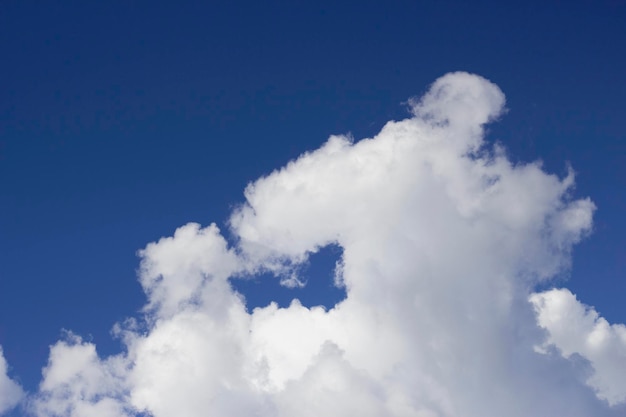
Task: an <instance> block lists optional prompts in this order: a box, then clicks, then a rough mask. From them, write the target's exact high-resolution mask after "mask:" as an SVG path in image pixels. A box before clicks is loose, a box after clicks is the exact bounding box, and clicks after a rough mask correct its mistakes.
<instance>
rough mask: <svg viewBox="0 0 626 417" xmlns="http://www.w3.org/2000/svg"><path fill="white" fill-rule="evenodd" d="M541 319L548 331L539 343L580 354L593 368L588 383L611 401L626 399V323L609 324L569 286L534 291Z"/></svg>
mask: <svg viewBox="0 0 626 417" xmlns="http://www.w3.org/2000/svg"><path fill="white" fill-rule="evenodd" d="M530 301H531V302H532V304H533V306H534V307H535V309H536V310H537V315H538V322H539V325H540V326H541V327H543V328H544V329H546V330H547V331H548V332H549V333H548V334H549V337H548V338H547V340H545V341H544V342H543V344H542V345H541V346H540V348H541V350H542V351H546V348H548V347H550V346H554V347H556V348H557V349H558V351H559V352H560V354H561V355H563V356H564V357H566V358H570V357H572V356H573V355H580V356H582V357H583V358H585V359H587V360H588V361H589V362H590V364H591V366H592V368H593V371H592V374H591V375H590V377H589V379H588V381H587V383H588V384H589V385H590V386H592V387H593V388H594V389H595V391H596V392H597V395H598V397H600V398H603V399H606V400H607V401H608V402H609V404H618V403H620V402H624V401H626V326H624V325H623V324H613V325H611V324H609V323H608V322H607V321H606V320H605V319H604V318H602V317H600V316H599V315H598V313H597V312H596V311H595V310H594V309H593V308H590V307H587V306H585V305H584V304H582V303H581V302H580V301H578V300H577V299H576V296H574V294H572V293H571V292H570V291H569V290H567V289H553V290H551V291H546V292H543V293H540V294H533V295H532V296H531V297H530Z"/></svg>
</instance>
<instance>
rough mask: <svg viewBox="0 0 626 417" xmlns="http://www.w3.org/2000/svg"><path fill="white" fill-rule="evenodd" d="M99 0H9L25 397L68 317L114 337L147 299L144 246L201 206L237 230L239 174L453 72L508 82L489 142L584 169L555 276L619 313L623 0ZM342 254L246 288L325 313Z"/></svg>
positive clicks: (4, 52)
mask: <svg viewBox="0 0 626 417" xmlns="http://www.w3.org/2000/svg"><path fill="white" fill-rule="evenodd" d="M87 3H89V2H72V1H64V2H63V1H58V2H57V1H50V2H29V1H6V2H3V3H2V5H0V63H1V64H0V345H1V346H2V347H3V349H4V356H5V358H6V359H7V362H8V363H9V364H10V366H11V369H10V372H9V375H10V376H12V377H15V378H16V379H17V380H18V381H19V382H20V383H21V384H22V385H23V387H24V388H26V389H27V390H34V389H35V388H36V386H37V384H38V382H39V380H40V372H41V368H42V367H43V366H44V365H45V364H46V361H47V356H48V349H49V346H50V345H51V344H53V343H55V342H56V341H57V340H58V339H59V337H60V335H61V331H62V329H71V330H72V331H74V332H76V333H77V334H80V335H82V336H83V337H84V338H85V339H87V340H92V341H94V342H95V343H96V344H97V345H98V350H99V352H100V353H101V354H102V355H107V354H109V353H116V352H118V351H119V349H120V347H119V342H118V341H116V340H114V339H113V338H112V337H111V336H110V329H111V327H112V325H113V324H114V323H115V322H118V321H120V320H123V319H124V318H125V317H128V316H132V315H136V314H137V311H138V310H139V309H140V308H141V307H142V305H143V303H144V296H143V294H142V291H141V287H140V285H139V284H138V282H137V279H136V270H137V267H138V258H137V256H136V252H137V250H139V249H141V248H143V247H145V245H146V244H147V243H148V242H151V241H154V240H156V239H158V238H160V237H161V236H168V235H170V234H172V233H173V231H174V230H175V229H176V227H178V226H180V225H182V224H185V223H187V222H190V221H195V222H198V223H201V224H203V225H208V224H210V223H211V222H216V223H217V224H218V226H220V228H222V229H226V227H225V224H224V222H225V221H226V219H227V218H228V215H229V212H230V210H231V209H232V208H233V207H234V206H235V205H236V204H238V203H241V202H242V201H243V189H244V188H245V186H246V184H247V183H248V182H249V181H252V180H254V179H256V178H258V177H259V176H261V175H265V174H268V173H270V172H271V171H272V170H273V169H275V168H277V167H280V166H282V165H284V164H285V163H287V162H288V161H289V160H291V159H293V158H295V157H297V156H298V155H300V154H301V153H302V152H305V151H307V150H312V149H315V148H317V147H318V146H319V145H320V144H321V143H323V142H324V141H325V140H326V139H327V138H328V136H329V135H331V134H341V133H348V132H349V133H351V134H352V135H353V136H354V138H356V139H360V138H363V137H368V136H371V135H374V134H375V133H377V132H378V131H379V130H380V128H381V127H382V126H383V125H384V124H385V123H386V122H387V121H388V120H399V119H402V118H405V117H407V115H408V112H407V105H406V102H407V100H408V99H409V98H410V97H413V96H420V95H421V94H423V93H424V92H425V91H426V89H427V87H428V85H429V84H430V83H432V82H433V81H434V80H435V79H436V78H437V77H439V76H441V75H443V74H444V73H447V72H450V71H457V70H462V71H468V72H472V73H477V74H480V75H482V76H484V77H486V78H487V79H489V80H491V81H492V82H494V83H496V84H497V85H498V86H499V87H500V88H501V89H502V90H503V91H504V93H505V94H506V97H507V108H508V113H507V114H506V115H505V116H504V117H503V118H502V119H501V120H500V121H499V122H498V123H495V124H492V125H490V127H489V134H488V137H487V138H488V140H489V141H492V142H494V141H500V142H501V143H502V144H503V145H504V146H505V147H506V148H507V149H508V151H509V153H510V155H511V158H512V159H513V160H517V161H532V160H535V159H542V160H543V161H544V166H545V167H546V169H547V170H548V171H549V172H553V173H556V174H558V175H560V176H563V175H565V174H566V170H567V164H571V166H572V167H573V168H574V170H575V171H576V173H577V181H576V182H577V187H576V189H575V196H576V197H584V196H590V197H591V198H592V200H593V201H594V203H595V204H596V205H597V207H598V210H597V212H596V213H595V222H594V231H593V234H592V236H591V237H590V238H588V239H586V240H585V241H583V243H581V244H580V245H578V246H577V247H576V248H575V252H574V261H573V268H572V270H571V273H570V274H568V275H567V276H563V277H561V278H560V280H565V279H567V280H568V283H567V286H568V288H570V289H571V290H572V292H574V293H576V294H577V295H578V296H579V297H580V299H582V300H583V301H584V302H585V303H586V304H589V305H592V306H595V307H596V309H597V310H598V311H599V312H600V313H601V314H602V315H603V316H604V317H605V318H607V319H608V320H609V321H610V322H619V323H624V322H626V306H625V304H624V302H623V300H624V295H625V294H626V279H625V277H626V256H624V248H625V247H626V239H625V238H624V236H626V220H624V215H623V213H624V212H625V210H626V195H625V193H624V190H626V133H625V132H626V117H624V115H625V114H626V104H625V103H626V100H625V98H626V81H625V79H624V74H626V54H625V53H624V48H625V46H626V2H624V1H617V0H614V1H607V0H598V1H593V2H592V1H568V2H559V1H542V2H539V1H527V2H495V1H494V2H491V1H478V2H471V3H470V2H460V1H458V2H457V1H426V2H420V1H397V2H396V1H393V2H385V4H383V2H372V1H362V2H359V4H358V5H356V3H355V2H343V3H342V4H337V2H323V1H316V2H243V1H241V2H183V4H176V5H173V4H171V3H169V2H158V1H155V2H134V1H128V2H116V1H111V2H106V4H99V5H94V4H87ZM339 255H340V250H339V249H338V248H334V247H331V248H327V249H325V250H323V251H322V252H321V253H320V254H318V255H315V256H314V257H313V258H312V260H311V263H310V266H309V268H308V270H306V271H305V272H304V275H305V276H306V277H308V278H309V285H308V286H307V287H306V288H304V289H295V290H287V289H283V288H280V287H278V285H277V282H276V280H273V279H271V278H268V279H261V280H257V281H258V282H256V283H255V282H249V283H245V284H241V290H242V292H243V293H244V294H245V295H246V296H247V298H248V300H249V302H250V304H249V307H252V306H254V305H264V304H266V303H267V302H268V301H269V300H270V299H271V298H276V297H279V298H278V299H279V301H281V303H282V304H283V305H285V304H288V302H289V300H290V299H291V298H292V297H298V298H300V299H302V300H303V303H304V304H305V305H316V304H324V305H327V306H332V305H333V304H334V303H335V302H336V301H337V300H338V299H339V298H340V297H341V292H340V291H339V290H337V289H335V288H333V287H332V267H333V266H334V262H335V260H336V259H337V258H338V256H339ZM559 282H560V281H558V280H557V281H556V284H557V285H558V284H559ZM553 283H554V282H553Z"/></svg>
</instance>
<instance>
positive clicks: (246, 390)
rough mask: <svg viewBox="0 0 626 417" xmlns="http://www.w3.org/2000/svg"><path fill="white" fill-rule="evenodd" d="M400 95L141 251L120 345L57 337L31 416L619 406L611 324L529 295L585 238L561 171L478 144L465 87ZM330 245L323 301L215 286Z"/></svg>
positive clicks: (482, 115)
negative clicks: (112, 350) (226, 206)
mask: <svg viewBox="0 0 626 417" xmlns="http://www.w3.org/2000/svg"><path fill="white" fill-rule="evenodd" d="M410 103H411V108H412V113H411V116H410V117H409V118H407V119H405V120H401V121H391V122H388V123H387V124H386V125H385V126H384V127H383V128H382V130H381V131H380V133H379V134H377V135H376V136H375V137H372V138H365V139H362V140H359V141H356V142H355V141H353V140H352V139H351V138H349V137H346V136H332V137H330V139H328V141H327V142H326V143H325V144H324V145H322V146H321V147H320V148H319V149H317V150H314V151H312V152H308V153H305V154H304V155H302V156H300V157H299V158H298V159H296V160H294V161H292V162H290V163H288V164H287V165H286V166H285V167H283V168H281V169H278V170H276V171H274V172H272V173H271V174H269V175H267V176H265V177H263V178H260V179H258V180H256V181H254V182H252V183H250V184H249V185H248V187H247V188H246V190H245V202H244V203H243V204H241V205H240V206H239V207H238V208H236V209H235V210H234V211H233V213H232V216H231V218H230V220H229V222H228V225H227V230H226V233H225V234H224V233H223V232H222V231H220V230H219V229H218V227H217V226H216V225H210V226H208V227H206V228H202V227H201V226H199V225H197V224H188V225H185V226H182V227H181V228H179V229H178V230H177V231H176V232H175V234H174V236H172V237H166V238H163V239H161V240H159V241H158V242H155V243H151V244H149V245H148V246H147V247H146V248H145V249H144V250H142V251H141V252H140V256H141V258H142V259H141V267H140V273H139V280H140V282H141V285H142V286H143V288H144V290H145V293H146V297H147V302H146V306H145V308H144V314H143V315H142V316H141V317H138V318H135V319H131V320H129V321H128V322H127V323H125V324H121V325H118V326H116V333H117V335H118V336H119V337H120V338H121V339H122V341H123V343H124V345H125V350H124V351H123V352H121V353H120V354H118V355H116V356H112V357H108V358H100V357H99V356H98V355H97V353H96V350H95V346H94V345H93V344H90V343H85V342H83V341H82V340H81V339H80V338H78V337H76V336H74V335H71V334H70V335H68V338H67V340H64V341H61V342H58V343H57V344H56V345H54V346H53V347H52V348H51V354H50V360H49V363H48V365H47V367H46V368H45V369H44V378H43V381H42V383H41V387H40V391H39V392H38V393H33V394H31V396H30V398H31V400H30V404H31V407H30V410H31V411H33V413H34V414H36V415H41V416H66V415H67V416H72V417H78V416H83V415H84V416H87V415H89V416H94V415H95V416H97V415H107V416H131V415H139V414H142V413H143V414H146V415H153V416H154V417H170V416H171V417H174V416H176V417H178V416H181V415H184V416H189V417H193V416H206V415H214V416H235V415H237V416H242V415H245V416H259V417H266V416H278V417H294V416H296V417H299V416H303V417H304V416H311V417H313V416H315V417H318V416H321V415H328V416H337V417H339V416H352V415H359V416H394V417H490V416H494V417H495V416H508V417H516V416H519V417H528V416H537V417H540V416H555V415H567V416H571V417H576V416H580V417H592V416H593V417H598V416H617V415H623V413H624V408H623V405H621V404H622V403H623V402H624V401H625V400H626V395H625V391H624V388H623V387H624V386H626V384H625V382H626V381H624V378H623V375H625V374H626V373H625V372H624V367H625V363H626V359H625V356H624V351H625V349H624V346H625V342H624V340H625V339H624V338H625V336H624V333H625V331H624V326H622V325H612V326H611V325H609V324H608V323H606V321H604V320H603V319H601V318H600V317H599V316H598V315H597V313H595V312H594V311H593V310H591V309H588V308H585V307H583V306H582V305H581V304H580V303H578V301H577V300H576V299H575V298H574V297H573V296H572V295H571V294H570V293H569V292H567V291H566V290H552V291H547V292H543V293H534V292H533V291H534V290H533V289H534V288H535V287H536V285H537V284H538V283H545V282H546V280H549V279H550V278H551V277H553V276H555V275H556V274H559V273H562V272H563V271H565V270H567V268H568V267H569V265H570V255H571V250H572V247H573V245H575V244H576V243H577V242H578V241H579V240H580V239H581V238H583V237H584V236H585V235H587V234H588V233H589V232H590V230H591V228H592V215H593V211H594V209H595V207H594V205H593V203H592V202H591V200H589V199H578V200H573V199H572V198H571V194H572V193H571V189H572V187H573V185H574V174H573V172H570V173H569V174H568V175H566V176H565V177H563V178H560V177H558V176H556V175H552V174H549V173H546V172H545V171H544V170H543V169H542V167H541V165H540V164H539V163H528V164H512V163H511V162H510V161H509V160H508V158H507V156H506V154H505V152H504V151H503V149H502V148H500V147H499V146H490V145H488V144H487V143H486V142H485V141H484V125H485V124H486V123H489V122H492V121H494V120H496V119H497V118H498V117H500V116H501V114H502V113H503V111H504V105H505V98H504V95H503V93H502V92H501V91H500V89H499V88H498V87H497V86H496V85H494V84H493V83H491V82H489V81H488V80H486V79H484V78H481V77H479V76H476V75H471V74H467V73H452V74H448V75H445V76H444V77H442V78H440V79H438V80H437V81H435V83H434V84H433V85H432V86H431V88H430V90H429V91H428V92H427V93H426V94H425V95H424V97H422V98H421V99H415V100H411V101H410ZM227 238H228V239H227ZM229 240H230V241H231V242H232V243H231V244H229V243H228V241H229ZM329 244H336V245H339V246H341V248H342V249H343V252H342V258H341V260H340V261H339V262H338V267H337V272H336V276H337V277H336V281H337V282H338V283H341V285H343V286H345V289H346V298H345V299H344V300H343V301H341V302H340V303H338V304H337V305H335V306H334V307H332V308H330V309H325V308H323V307H313V308H308V307H305V306H303V305H302V304H301V303H300V302H298V301H297V300H294V301H293V302H292V303H291V304H290V305H289V306H288V307H285V308H281V307H278V305H277V304H275V303H271V304H269V305H267V306H264V307H257V308H255V309H253V310H252V311H250V309H249V308H247V306H246V303H245V298H244V296H243V295H241V294H239V293H237V292H236V291H235V290H234V289H233V286H232V281H233V280H238V279H247V278H248V277H249V276H254V275H255V274H265V273H267V272H272V273H274V274H276V275H277V276H278V277H280V278H281V279H282V280H283V282H284V283H286V284H287V285H289V283H292V284H293V283H294V282H296V283H299V282H301V281H300V279H299V277H298V275H297V274H298V265H300V264H301V263H302V262H305V261H306V260H307V259H308V257H309V256H310V255H311V254H313V253H315V252H316V251H318V250H319V249H320V248H322V247H324V246H326V245H329ZM311 279H314V278H311ZM0 386H1V385H0ZM0 398H1V397H0Z"/></svg>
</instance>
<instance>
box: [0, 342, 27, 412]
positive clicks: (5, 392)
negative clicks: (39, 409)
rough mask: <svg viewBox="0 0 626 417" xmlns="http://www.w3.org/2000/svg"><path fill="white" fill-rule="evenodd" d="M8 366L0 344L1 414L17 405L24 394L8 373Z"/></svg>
mask: <svg viewBox="0 0 626 417" xmlns="http://www.w3.org/2000/svg"><path fill="white" fill-rule="evenodd" d="M7 371H8V366H7V362H6V360H5V359H4V353H3V351H2V346H0V415H1V414H3V413H4V412H6V411H9V410H11V409H12V408H13V407H15V406H16V405H17V404H18V403H19V402H20V401H21V400H22V397H23V396H24V392H23V391H22V388H21V387H20V386H19V385H18V384H17V383H16V382H15V381H14V380H12V379H11V378H9V376H8V375H7Z"/></svg>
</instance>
